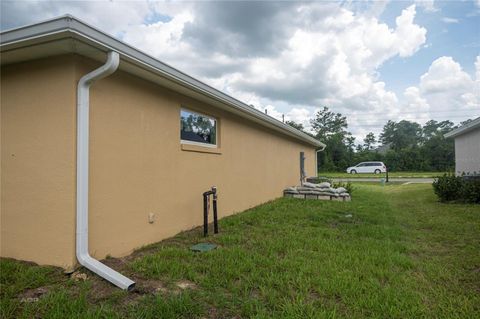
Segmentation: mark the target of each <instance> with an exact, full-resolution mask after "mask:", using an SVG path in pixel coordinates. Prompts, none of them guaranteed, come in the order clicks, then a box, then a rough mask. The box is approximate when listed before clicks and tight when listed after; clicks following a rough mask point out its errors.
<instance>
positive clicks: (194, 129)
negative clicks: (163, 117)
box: [180, 109, 217, 147]
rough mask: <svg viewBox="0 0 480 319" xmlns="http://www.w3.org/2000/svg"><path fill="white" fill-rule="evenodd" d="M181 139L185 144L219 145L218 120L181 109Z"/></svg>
mask: <svg viewBox="0 0 480 319" xmlns="http://www.w3.org/2000/svg"><path fill="white" fill-rule="evenodd" d="M180 140H181V142H182V143H184V144H199V145H202V146H208V147H216V146H217V120H216V119H215V118H214V117H211V116H208V115H204V114H200V113H197V112H193V111H190V110H187V109H181V111H180Z"/></svg>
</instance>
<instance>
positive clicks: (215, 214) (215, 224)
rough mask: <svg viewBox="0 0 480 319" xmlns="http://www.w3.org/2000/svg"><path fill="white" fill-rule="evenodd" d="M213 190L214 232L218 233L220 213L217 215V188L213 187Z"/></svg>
mask: <svg viewBox="0 0 480 319" xmlns="http://www.w3.org/2000/svg"><path fill="white" fill-rule="evenodd" d="M212 192H213V232H214V233H215V234H218V215H217V188H216V187H215V186H213V187H212Z"/></svg>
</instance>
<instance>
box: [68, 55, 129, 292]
mask: <svg viewBox="0 0 480 319" xmlns="http://www.w3.org/2000/svg"><path fill="white" fill-rule="evenodd" d="M119 62H120V56H119V54H118V53H117V52H113V51H111V52H109V53H108V59H107V62H106V63H105V64H104V65H102V66H101V67H99V68H98V69H95V70H93V71H92V72H90V73H88V74H86V75H84V76H83V77H82V78H81V79H80V81H79V82H78V87H77V249H76V250H77V259H78V262H79V263H80V264H81V265H82V266H84V267H86V268H88V269H90V270H91V271H93V272H94V273H96V274H97V275H99V276H100V277H103V278H105V279H106V280H108V281H110V282H111V283H113V284H114V285H116V286H118V287H120V288H122V289H124V290H131V289H132V288H133V287H134V286H135V282H134V281H132V280H130V279H128V278H127V277H125V276H123V275H122V274H120V273H118V272H116V271H115V270H113V269H112V268H110V267H108V266H106V265H104V264H102V263H101V262H99V261H98V260H96V259H94V258H92V257H91V256H90V254H89V253H88V161H89V142H88V141H89V109H90V102H89V99H90V86H91V85H92V84H93V83H94V82H95V81H97V80H100V79H103V78H105V77H107V76H109V75H110V74H112V73H113V72H115V70H117V68H118V64H119Z"/></svg>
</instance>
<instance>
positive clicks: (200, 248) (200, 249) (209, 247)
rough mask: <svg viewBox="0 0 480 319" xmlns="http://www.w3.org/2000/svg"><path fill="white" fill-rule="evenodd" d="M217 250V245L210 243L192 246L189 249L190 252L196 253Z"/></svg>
mask: <svg viewBox="0 0 480 319" xmlns="http://www.w3.org/2000/svg"><path fill="white" fill-rule="evenodd" d="M215 248H217V245H215V244H210V243H199V244H196V245H193V246H192V247H190V250H193V251H196V252H204V251H209V250H213V249H215Z"/></svg>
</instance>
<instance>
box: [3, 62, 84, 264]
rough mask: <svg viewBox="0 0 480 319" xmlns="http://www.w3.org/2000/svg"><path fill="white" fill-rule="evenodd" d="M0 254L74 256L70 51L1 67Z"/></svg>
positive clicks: (49, 258) (68, 259)
mask: <svg viewBox="0 0 480 319" xmlns="http://www.w3.org/2000/svg"><path fill="white" fill-rule="evenodd" d="M0 87H1V100H0V102H1V214H0V221H1V222H0V227H1V236H0V242H1V244H0V250H1V256H4V257H12V258H17V259H25V260H31V261H35V262H38V263H41V264H53V265H58V266H63V267H67V266H69V265H72V264H73V263H74V262H75V252H74V250H73V249H72V247H74V245H75V219H74V217H75V216H74V209H75V144H74V141H75V140H74V137H75V112H76V111H75V94H76V93H75V67H74V60H73V57H72V56H63V57H57V58H56V59H48V60H41V61H36V62H32V63H22V64H16V65H11V66H6V67H2V70H1V85H0Z"/></svg>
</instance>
